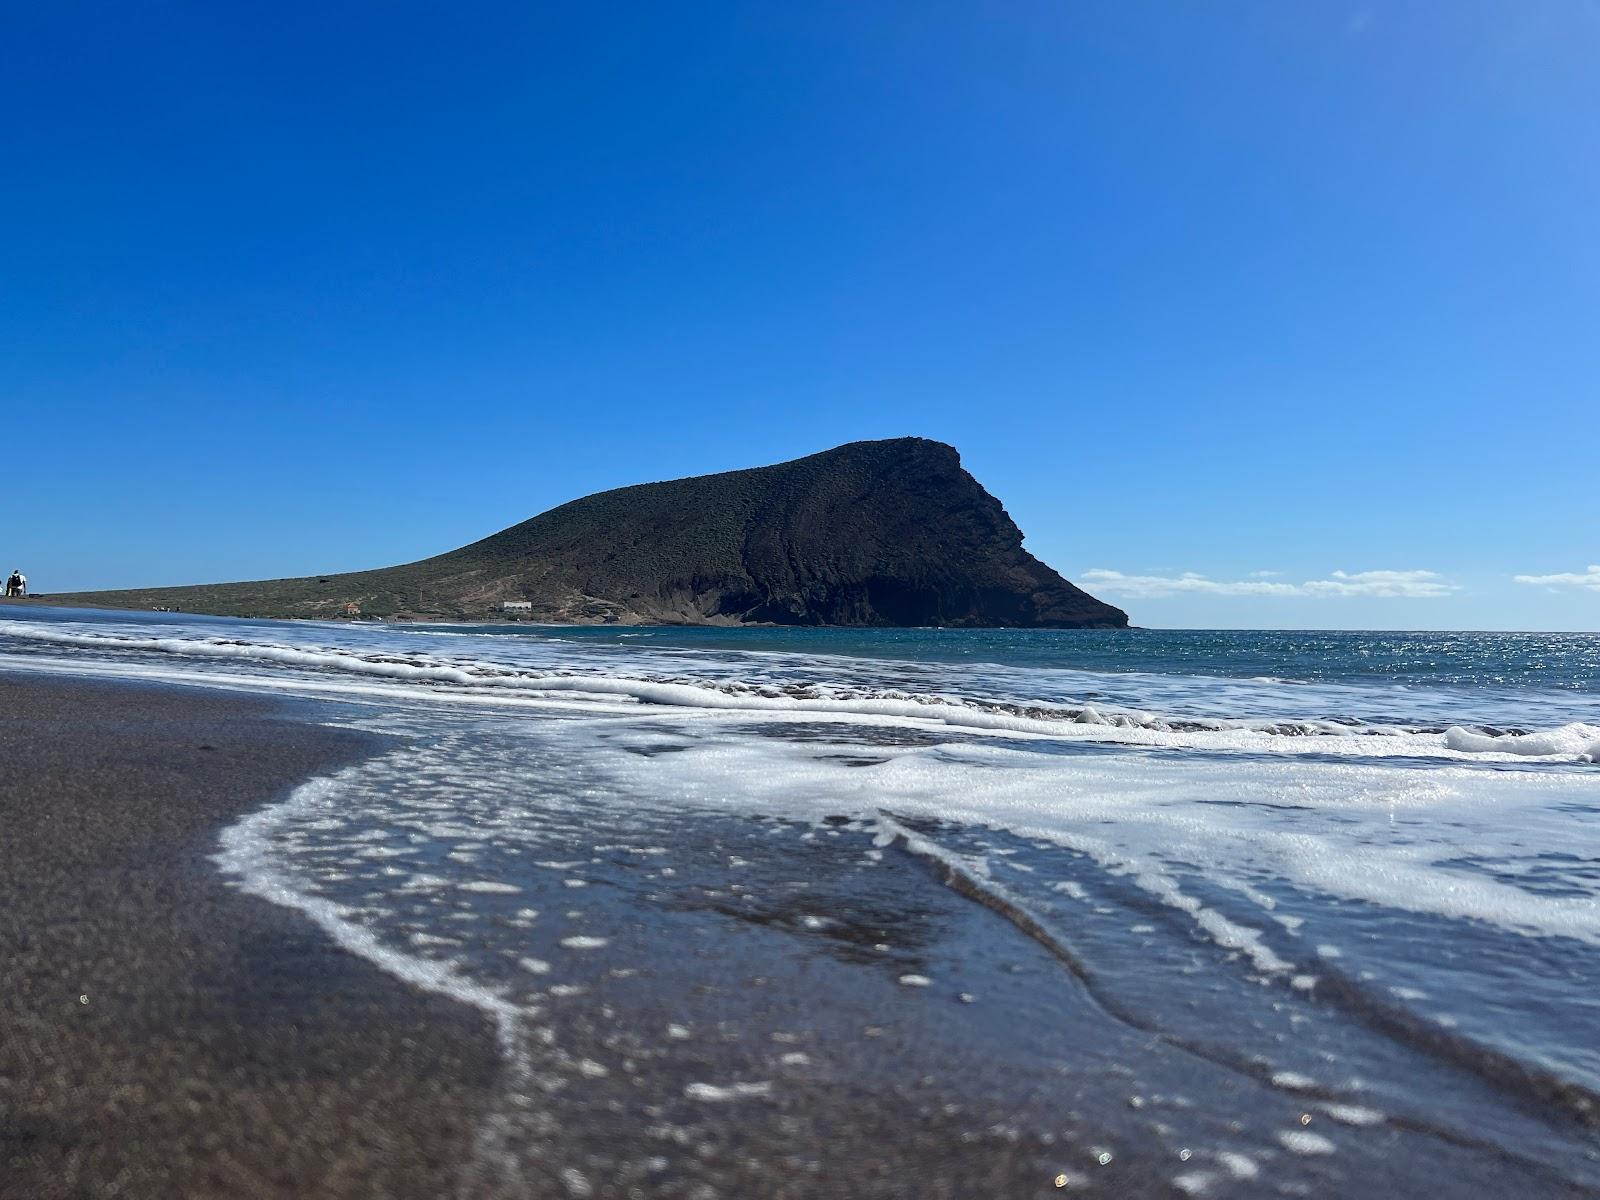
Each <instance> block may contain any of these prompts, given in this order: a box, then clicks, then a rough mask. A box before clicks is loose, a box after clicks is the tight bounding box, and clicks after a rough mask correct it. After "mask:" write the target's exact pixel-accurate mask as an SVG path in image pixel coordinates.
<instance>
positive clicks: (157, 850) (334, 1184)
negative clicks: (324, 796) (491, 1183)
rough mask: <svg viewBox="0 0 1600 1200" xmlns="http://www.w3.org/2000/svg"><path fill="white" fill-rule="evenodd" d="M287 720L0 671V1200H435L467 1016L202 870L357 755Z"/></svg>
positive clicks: (460, 1120) (205, 699) (462, 1071)
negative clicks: (237, 832) (387, 1199)
mask: <svg viewBox="0 0 1600 1200" xmlns="http://www.w3.org/2000/svg"><path fill="white" fill-rule="evenodd" d="M284 708H285V706H284V705H281V704H275V703H268V702H260V701H253V700H249V699H243V698H238V697H234V696H229V695H220V694H214V693H207V692H200V691H192V690H177V689H160V690H157V689H150V688H135V687H125V686H120V685H102V684H87V683H77V682H54V681H51V682H46V681H43V680H41V679H39V678H38V677H36V676H17V675H0V963H3V968H4V975H3V980H4V982H3V986H0V1196H4V1197H5V1198H6V1200H24V1198H26V1200H47V1198H49V1197H58V1196H59V1197H66V1196H72V1197H90V1196H96V1197H98V1196H112V1195H117V1196H125V1197H140V1198H143V1197H152V1198H155V1197H161V1198H165V1197H230V1198H240V1197H323V1196H327V1197H343V1196H350V1197H358V1196H359V1197H371V1196H394V1197H419V1198H420V1197H434V1196H439V1195H443V1194H448V1193H449V1192H451V1191H452V1190H453V1189H454V1186H455V1180H456V1175H457V1173H458V1172H459V1170H460V1165H461V1163H462V1161H463V1160H464V1159H465V1158H466V1157H467V1154H468V1149H467V1147H468V1144H469V1141H470V1137H471V1133H472V1130H473V1127H474V1124H475V1121H476V1118H477V1116H478V1114H479V1113H480V1112H481V1111H482V1110H483V1108H484V1105H485V1102H486V1097H487V1095H488V1093H489V1091H490V1090H491V1089H492V1088H493V1086H494V1084H495V1080H496V1074H497V1071H498V1058H497V1055H496V1052H495V1048H494V1043H493V1040H492V1037H491V1036H490V1034H489V1032H488V1030H487V1029H486V1027H485V1025H484V1022H483V1021H482V1020H481V1019H480V1017H479V1015H478V1014H477V1013H475V1012H474V1011H472V1010H471V1009H468V1008H465V1007H463V1006H461V1005H458V1004H455V1003H453V1002H451V1001H449V1000H446V999H443V998H440V997H434V996H428V995H424V994H421V993H418V992H415V991H413V990H411V989H409V988H406V987H404V986H403V985H401V984H399V983H397V982H396V981H394V980H393V979H391V978H389V977H388V976H386V975H384V974H383V973H382V972H381V971H379V970H378V969H377V968H376V967H374V966H372V965H371V964H369V963H367V962H364V961H362V960H361V959H359V958H356V957H354V956H352V955H349V954H346V953H343V952H341V951H339V950H337V949H335V948H334V947H333V946H332V945H331V944H330V943H329V942H328V941H327V939H326V938H325V937H323V935H322V934H321V933H320V932H319V931H317V930H316V929H315V928H313V927H312V926H311V925H310V924H309V923H308V922H306V921H305V920H304V919H303V918H302V917H300V916H299V915H298V914H296V913H293V912H290V911H288V910H286V909H281V908H278V907H276V906H275V905H272V904H269V903H267V902H265V901H263V900H258V899H255V898H252V897H248V896H244V895H241V894H239V893H237V892H235V891H233V890H231V889H230V888H229V887H227V886H226V885H225V884H224V882H223V879H222V877H221V875H220V874H219V872H218V871H217V869H216V867H215V866H214V865H213V864H212V863H211V862H210V861H209V857H208V856H209V855H211V854H212V853H214V852H215V850H216V836H217V832H218V830H219V829H220V828H221V827H222V826H224V825H225V824H226V823H228V822H230V821H232V820H233V819H234V818H235V817H237V816H238V815H239V814H241V813H243V812H245V811H248V810H250V809H252V808H255V807H257V806H259V805H261V804H263V803H265V802H268V801H270V800H272V799H274V798H275V797H277V796H279V795H280V794H282V793H283V792H284V791H285V790H286V789H288V788H289V787H291V786H293V785H294V784H295V783H296V782H298V781H299V780H301V779H303V778H304V777H306V776H307V775H309V774H312V773H315V772H318V771H322V770H326V769H328V768H329V767H331V766H337V765H339V764H341V763H344V762H349V761H353V760H355V759H357V758H358V757H360V756H362V755H363V754H364V753H365V752H366V751H367V749H368V748H369V746H370V745H371V744H372V742H371V739H367V738H365V737H362V736H360V735H357V734H353V733H345V732H341V731H337V730H331V729H325V728H320V727H317V726H313V725H307V724H300V723H295V722H293V721H291V720H288V719H286V718H285V717H284V716H281V715H277V714H279V713H281V712H282V711H283V710H284ZM80 997H86V998H87V1003H84V1002H82V1001H81V1000H80Z"/></svg>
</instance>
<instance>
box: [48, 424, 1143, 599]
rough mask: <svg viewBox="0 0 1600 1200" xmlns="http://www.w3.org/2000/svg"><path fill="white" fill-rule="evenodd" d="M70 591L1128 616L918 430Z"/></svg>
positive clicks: (952, 454)
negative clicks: (223, 573) (391, 538)
mask: <svg viewBox="0 0 1600 1200" xmlns="http://www.w3.org/2000/svg"><path fill="white" fill-rule="evenodd" d="M62 599H63V600H65V599H67V598H62ZM71 599H73V600H74V601H75V602H77V603H95V604H114V605H118V606H138V607H147V606H153V605H167V606H172V607H180V608H183V609H186V610H188V611H196V612H219V613H234V614H243V613H252V614H256V615H262V616H330V615H338V613H339V612H340V611H342V609H343V606H344V605H345V604H347V603H355V604H357V605H359V606H360V608H361V611H362V613H363V614H364V615H367V616H389V615H396V616H419V617H455V618H475V617H477V618H481V617H485V616H490V615H494V614H497V613H498V612H499V611H500V605H501V604H502V602H505V601H527V602H529V603H531V605H532V610H531V613H530V614H528V615H531V616H532V617H533V618H534V619H538V620H547V621H552V620H553V621H579V622H599V621H621V622H667V623H684V622H688V623H710V624H740V623H748V622H771V623H777V624H785V625H951V626H978V625H1001V626H1056V627H1065V628H1079V627H1088V628H1118V627H1122V626H1125V625H1126V624H1127V616H1126V614H1125V613H1123V612H1122V611H1121V610H1120V609H1116V608H1113V607H1111V606H1110V605H1107V604H1103V603H1101V602H1100V601H1098V600H1096V599H1095V598H1094V597H1092V596H1090V595H1088V594H1087V593H1085V592H1083V591H1080V590H1079V589H1078V588H1076V587H1074V586H1073V585H1072V584H1070V583H1068V582H1067V581H1066V580H1065V579H1063V578H1062V577H1061V576H1060V575H1058V574H1056V572H1055V571H1053V570H1051V569H1050V568H1049V567H1047V566H1045V565H1044V564H1043V563H1041V562H1040V561H1039V560H1038V559H1036V558H1034V557H1033V556H1032V555H1031V554H1029V553H1028V552H1027V551H1025V550H1024V549H1023V548H1022V532H1021V531H1020V530H1019V529H1018V528H1017V526H1016V524H1015V522H1013V521H1012V520H1011V518H1010V517H1009V516H1008V515H1007V514H1006V511H1005V509H1004V508H1003V507H1001V504H1000V502H999V501H998V500H996V499H995V498H994V497H993V496H991V495H990V494H989V493H988V492H986V491H985V490H984V489H983V488H982V487H981V486H980V485H979V484H978V482H977V481H976V480H975V479H973V478H972V476H971V475H969V474H968V473H967V472H966V471H965V470H963V469H962V467H961V460H960V456H959V455H958V454H957V453H956V451H955V450H954V449H953V448H952V447H950V446H947V445H944V444H943V443H941V442H933V441H927V440H925V439H922V438H898V439H894V440H891V441H880V442H852V443H850V444H849V445H845V446H840V447H838V448H836V449H833V450H828V451H824V452H823V453H821V454H814V455H811V456H810V457H808V458H802V459H796V460H795V461H793V462H788V463H779V464H777V465H776V466H771V467H758V468H754V469H751V470H746V471H730V472H726V473H723V474H719V475H706V476H700V477H698V478H693V479H679V480H673V481H670V482H666V483H650V484H640V485H637V486H635V487H626V488H619V489H617V490H615V491H610V492H601V493H598V494H596V495H593V496H587V497H585V498H583V499H581V500H574V501H572V502H571V503H570V504H564V505H562V506H561V507H559V508H554V509H551V510H550V511H549V512H546V513H542V514H541V515H539V516H537V517H534V518H532V519H531V520H528V521H524V522H523V523H522V524H520V525H515V526H513V527H511V528H510V529H506V530H503V531H501V532H500V533H497V534H495V535H493V536H492V537H488V538H485V539H484V540H483V541H480V542H475V543H473V544H472V545H470V546H464V547H462V548H461V549H459V550H454V551H451V552H450V553H448V554H443V555H440V556H438V557H437V558H431V559H425V560H422V561H421V562H416V563H410V564H407V565H405V566H401V567H391V568H387V569H384V570H379V571H362V572H356V573H353V574H348V575H331V576H322V577H317V578H305V579H288V580H272V581H267V582H264V583H250V584H222V585H215V586H209V587H194V588H172V589H164V590H160V591H140V592H103V593H93V594H82V595H79V596H77V597H73V598H71Z"/></svg>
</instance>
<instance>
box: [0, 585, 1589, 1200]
mask: <svg viewBox="0 0 1600 1200" xmlns="http://www.w3.org/2000/svg"><path fill="white" fill-rule="evenodd" d="M0 667H3V668H5V669H9V670H25V671H42V672H52V673H68V674H88V675H94V676H114V677H124V678H130V679H140V680H147V681H154V682H165V683H173V684H204V685H208V686H219V687H225V688H229V689H239V690H245V691H250V692H257V693H275V694H284V695H289V696H295V697H301V698H304V699H307V700H310V701H312V702H313V703H314V704H315V706H316V711H317V712H318V714H319V719H322V720H325V721H327V722H329V723H333V724H339V725H345V726H351V727H355V728H359V729H364V730H370V731H372V732H374V733H379V734H383V735H387V737H388V739H389V740H388V741H387V742H386V743H385V745H386V747H387V748H386V749H385V750H384V751H383V752H382V753H380V754H378V755H377V756H376V757H374V758H372V759H370V760H369V761H366V762H364V763H362V764H359V765H357V766H353V767H350V768H347V769H344V770H341V771H339V772H338V773H337V774H334V775H332V776H330V777H328V778H324V779H318V780H313V781H311V782H308V783H307V784H305V785H304V786H302V787H300V788H299V789H298V790H296V791H295V792H294V793H293V794H292V795H290V796H288V797H286V798H284V799H283V801H282V802H281V803H279V804H276V805H274V806H272V807H269V808H267V809H265V810H262V811H260V812H257V813H254V814H252V815H250V816H248V817H247V818H245V819H244V820H243V821H242V822H240V823H239V824H237V825H235V826H233V827H232V828H231V829H229V830H228V831H227V832H226V833H225V834H224V835H223V837H222V839H221V842H220V844H219V845H218V847H217V857H216V865H217V869H218V870H219V871H223V872H225V873H227V874H228V876H229V877H230V878H231V879H232V880H233V881H234V882H235V883H236V885H237V886H238V887H240V888H241V889H243V890H245V891H248V892H251V893H254V894H257V895H260V896H263V897H266V898H267V899H270V900H272V901H274V902H276V903H279V904H285V905H289V906H291V907H293V908H296V909H298V910H300V911H302V912H303V913H305V915H306V916H307V917H308V918H309V919H310V920H312V921H314V922H316V923H317V924H318V925H319V926H321V927H322V928H323V929H324V930H325V931H326V932H327V933H328V934H329V935H330V936H331V937H332V938H333V939H334V940H335V941H337V942H338V943H339V944H341V945H342V946H344V947H345V948H347V949H349V950H351V951H353V952H354V953H356V954H360V955H362V956H364V957H366V958H369V959H370V960H372V961H373V962H375V963H377V964H378V965H379V966H381V967H383V968H384V969H385V970H387V971H389V972H391V973H392V974H394V975H395V976H397V977H398V978H400V979H403V980H405V981H407V982H409V983H411V984H413V985H415V986H419V987H423V988H426V989H428V990H431V991H436V992H440V993H444V994H447V995H450V996H454V997H456V998H457V999H459V1000H460V1001H462V1002H463V1003H466V1004H470V1005H473V1006H475V1007H477V1008H479V1009H480V1010H482V1011H483V1012H484V1014H485V1015H486V1018H487V1019H488V1020H489V1021H491V1022H492V1024H493V1027H494V1029H495V1030H496V1032H497V1036H498V1038H499V1040H500V1045H501V1048H502V1052H503V1054H504V1059H505V1064H506V1068H505V1071H506V1076H505V1085H504V1098H503V1103H502V1105H501V1107H500V1109H499V1110H498V1111H497V1112H496V1113H495V1114H494V1115H493V1117H492V1119H490V1120H489V1121H487V1122H486V1124H485V1128H484V1130H483V1134H482V1139H481V1140H482V1144H481V1146H480V1148H479V1151H480V1156H481V1159H482V1163H481V1169H482V1171H483V1172H484V1175H485V1178H488V1177H489V1176H491V1175H492V1176H494V1177H495V1178H496V1179H498V1180H499V1181H500V1183H499V1186H501V1187H502V1189H503V1190H504V1189H505V1188H507V1187H509V1186H510V1185H509V1184H507V1182H506V1181H508V1180H517V1179H523V1180H526V1179H529V1178H532V1177H533V1175H536V1174H539V1173H541V1172H542V1173H543V1175H542V1176H541V1178H543V1177H546V1176H547V1177H548V1178H549V1179H550V1180H553V1181H555V1183H556V1184H559V1186H560V1187H561V1188H564V1189H566V1190H567V1191H568V1192H570V1193H571V1194H574V1195H606V1194H613V1192H612V1191H611V1190H610V1187H609V1185H610V1183H611V1182H614V1181H617V1180H623V1181H631V1182H629V1184H628V1186H632V1187H634V1188H636V1189H644V1190H643V1191H641V1192H640V1193H639V1194H651V1195H655V1194H662V1195H666V1194H683V1195H703V1196H712V1195H739V1194H741V1191H740V1189H741V1188H742V1189H744V1194H755V1193H756V1192H758V1191H760V1190H761V1188H763V1187H767V1188H769V1190H770V1187H771V1186H772V1179H780V1180H781V1179H782V1178H786V1177H787V1178H792V1177H793V1175H794V1173H796V1172H800V1173H804V1172H807V1171H810V1172H817V1171H820V1170H825V1169H829V1168H828V1162H829V1160H828V1155H827V1151H826V1149H823V1150H817V1149H815V1147H814V1146H813V1145H812V1142H813V1141H814V1140H815V1139H816V1138H817V1137H819V1136H821V1135H820V1134H819V1132H818V1128H816V1127H813V1126H812V1125H808V1124H806V1122H808V1121H815V1120H817V1119H819V1118H817V1117H816V1112H817V1111H819V1110H820V1109H821V1108H823V1107H826V1106H827V1105H834V1106H837V1107H838V1108H839V1110H841V1111H843V1110H845V1109H849V1111H851V1112H853V1113H855V1114H857V1116H860V1115H861V1114H863V1113H866V1112H867V1111H868V1110H869V1109H872V1110H873V1112H874V1119H877V1120H880V1121H881V1122H883V1123H884V1124H885V1125H886V1126H887V1127H888V1132H886V1133H882V1134H879V1135H877V1137H878V1139H879V1142H880V1145H882V1144H886V1143H885V1139H887V1141H889V1142H892V1140H893V1139H894V1137H895V1136H896V1135H895V1133H894V1130H896V1129H907V1130H909V1129H910V1128H911V1127H913V1126H914V1125H915V1124H916V1123H917V1122H922V1123H923V1124H924V1125H925V1126H926V1127H927V1128H929V1129H935V1128H936V1129H937V1130H938V1131H939V1138H940V1143H939V1144H940V1145H942V1146H945V1147H946V1148H947V1149H946V1153H955V1154H959V1153H960V1152H961V1147H962V1146H963V1145H969V1146H971V1147H973V1150H972V1153H973V1154H977V1153H979V1152H980V1149H981V1148H984V1147H989V1148H991V1149H992V1147H993V1145H995V1144H997V1143H998V1144H1010V1145H1014V1146H1016V1147H1019V1149H1018V1151H1017V1153H1019V1154H1023V1155H1025V1156H1027V1157H1028V1161H1029V1162H1030V1164H1031V1163H1033V1162H1037V1164H1038V1169H1039V1172H1040V1175H1039V1187H1040V1189H1041V1191H1040V1194H1046V1193H1051V1192H1060V1191H1062V1190H1066V1191H1068V1192H1069V1193H1070V1192H1071V1191H1072V1189H1074V1188H1076V1189H1078V1190H1080V1191H1084V1190H1094V1189H1097V1188H1101V1187H1108V1186H1112V1183H1111V1181H1114V1180H1118V1179H1120V1180H1121V1181H1122V1182H1121V1186H1122V1187H1124V1188H1125V1189H1132V1190H1131V1191H1126V1192H1125V1194H1144V1192H1146V1191H1148V1192H1150V1194H1157V1192H1158V1191H1159V1190H1160V1189H1166V1191H1168V1192H1170V1193H1171V1194H1183V1195H1244V1196H1249V1195H1314V1196H1333V1195H1340V1196H1342V1195H1349V1196H1358V1195H1359V1196H1376V1195H1386V1196H1387V1195H1394V1196H1403V1195H1419V1196H1420V1195H1424V1194H1426V1195H1429V1196H1439V1195H1500V1194H1505V1193H1504V1190H1503V1189H1504V1188H1506V1187H1508V1186H1512V1185H1513V1184H1514V1186H1516V1188H1517V1190H1518V1191H1519V1192H1520V1193H1522V1194H1524V1195H1589V1194H1596V1193H1597V1192H1600V763H1597V760H1600V635H1594V634H1533V633H1329V632H1303V633H1302V632H1285V631H1272V632H1244V631H1157V630H1126V631H1046V630H927V629H913V630H841V629H816V630H800V629H699V628H696V629H682V628H671V629H666V628H613V627H604V628H570V627H546V626H534V625H527V624H517V625H497V626H424V625H405V626H397V625H382V624H376V623H360V622H349V623H338V624H335V623H314V622H292V623H291V622H272V621H237V620H221V619H211V618H203V617H195V616H190V615H186V614H130V613H97V612H86V611H74V610H49V609H43V608H37V609H25V608H16V609H8V610H7V611H6V612H5V614H4V617H3V619H0ZM850 1097H854V1099H851V1098H850ZM863 1097H866V1098H865V1099H863ZM852 1104H853V1105H855V1107H854V1108H850V1105H852ZM730 1114H737V1116H730ZM891 1118H892V1120H891ZM861 1119H863V1120H865V1119H866V1118H865V1117H862V1118H861ZM906 1136H907V1137H910V1136H911V1135H910V1134H909V1132H908V1133H907V1134H906ZM730 1137H731V1138H734V1139H735V1140H736V1142H737V1144H738V1146H739V1154H740V1155H742V1156H744V1158H749V1157H751V1156H752V1155H754V1156H755V1157H757V1158H760V1159H761V1160H762V1162H764V1163H765V1164H766V1166H764V1167H762V1168H760V1169H761V1170H768V1171H770V1172H772V1179H766V1178H765V1177H763V1180H765V1181H764V1182H763V1181H761V1180H756V1179H755V1177H754V1176H751V1175H749V1174H748V1173H747V1174H746V1175H745V1176H741V1177H740V1178H739V1179H738V1180H734V1179H733V1178H731V1177H730V1176H729V1174H728V1170H729V1169H728V1168H726V1166H725V1165H722V1166H719V1165H717V1164H719V1163H723V1162H724V1157H725V1156H722V1155H721V1151H717V1150H716V1147H719V1146H725V1143H726V1141H727V1139H728V1138H730ZM719 1139H721V1140H719ZM824 1145H825V1142H824ZM707 1146H711V1147H713V1149H712V1150H706V1149H705V1147H707ZM950 1147H954V1150H951V1149H949V1148H950ZM983 1152H985V1153H987V1152H990V1151H989V1150H984V1151H983ZM744 1158H741V1160H740V1161H741V1162H742V1161H744ZM862 1161H866V1160H862ZM819 1164H820V1165H819ZM836 1166H837V1165H836V1164H835V1168H836ZM740 1170H745V1171H747V1172H748V1171H755V1170H757V1168H756V1167H751V1166H748V1164H746V1166H743V1167H741V1168H740ZM930 1170H932V1171H934V1172H935V1176H936V1175H937V1168H936V1167H935V1168H930ZM1119 1171H1122V1172H1128V1173H1127V1174H1125V1175H1120V1176H1119V1175H1117V1174H1116V1172H1119ZM652 1181H654V1182H652ZM696 1188H698V1189H701V1190H700V1191H698V1192H697V1191H696V1190H695V1189H696ZM674 1189H677V1190H676V1191H674ZM530 1194H540V1193H538V1192H537V1191H536V1190H535V1191H534V1192H530ZM614 1194H628V1193H627V1192H626V1191H625V1190H619V1191H616V1192H615V1193H614ZM883 1194H902V1193H898V1192H893V1191H885V1192H884V1193H883ZM903 1194H942V1193H940V1192H938V1190H937V1189H936V1188H935V1189H932V1190H924V1191H923V1192H920V1193H919V1192H918V1191H916V1190H915V1189H913V1190H912V1191H907V1192H905V1193H903ZM1107 1194H1118V1193H1117V1191H1116V1190H1115V1188H1114V1187H1113V1190H1112V1191H1110V1192H1108V1193H1107Z"/></svg>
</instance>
